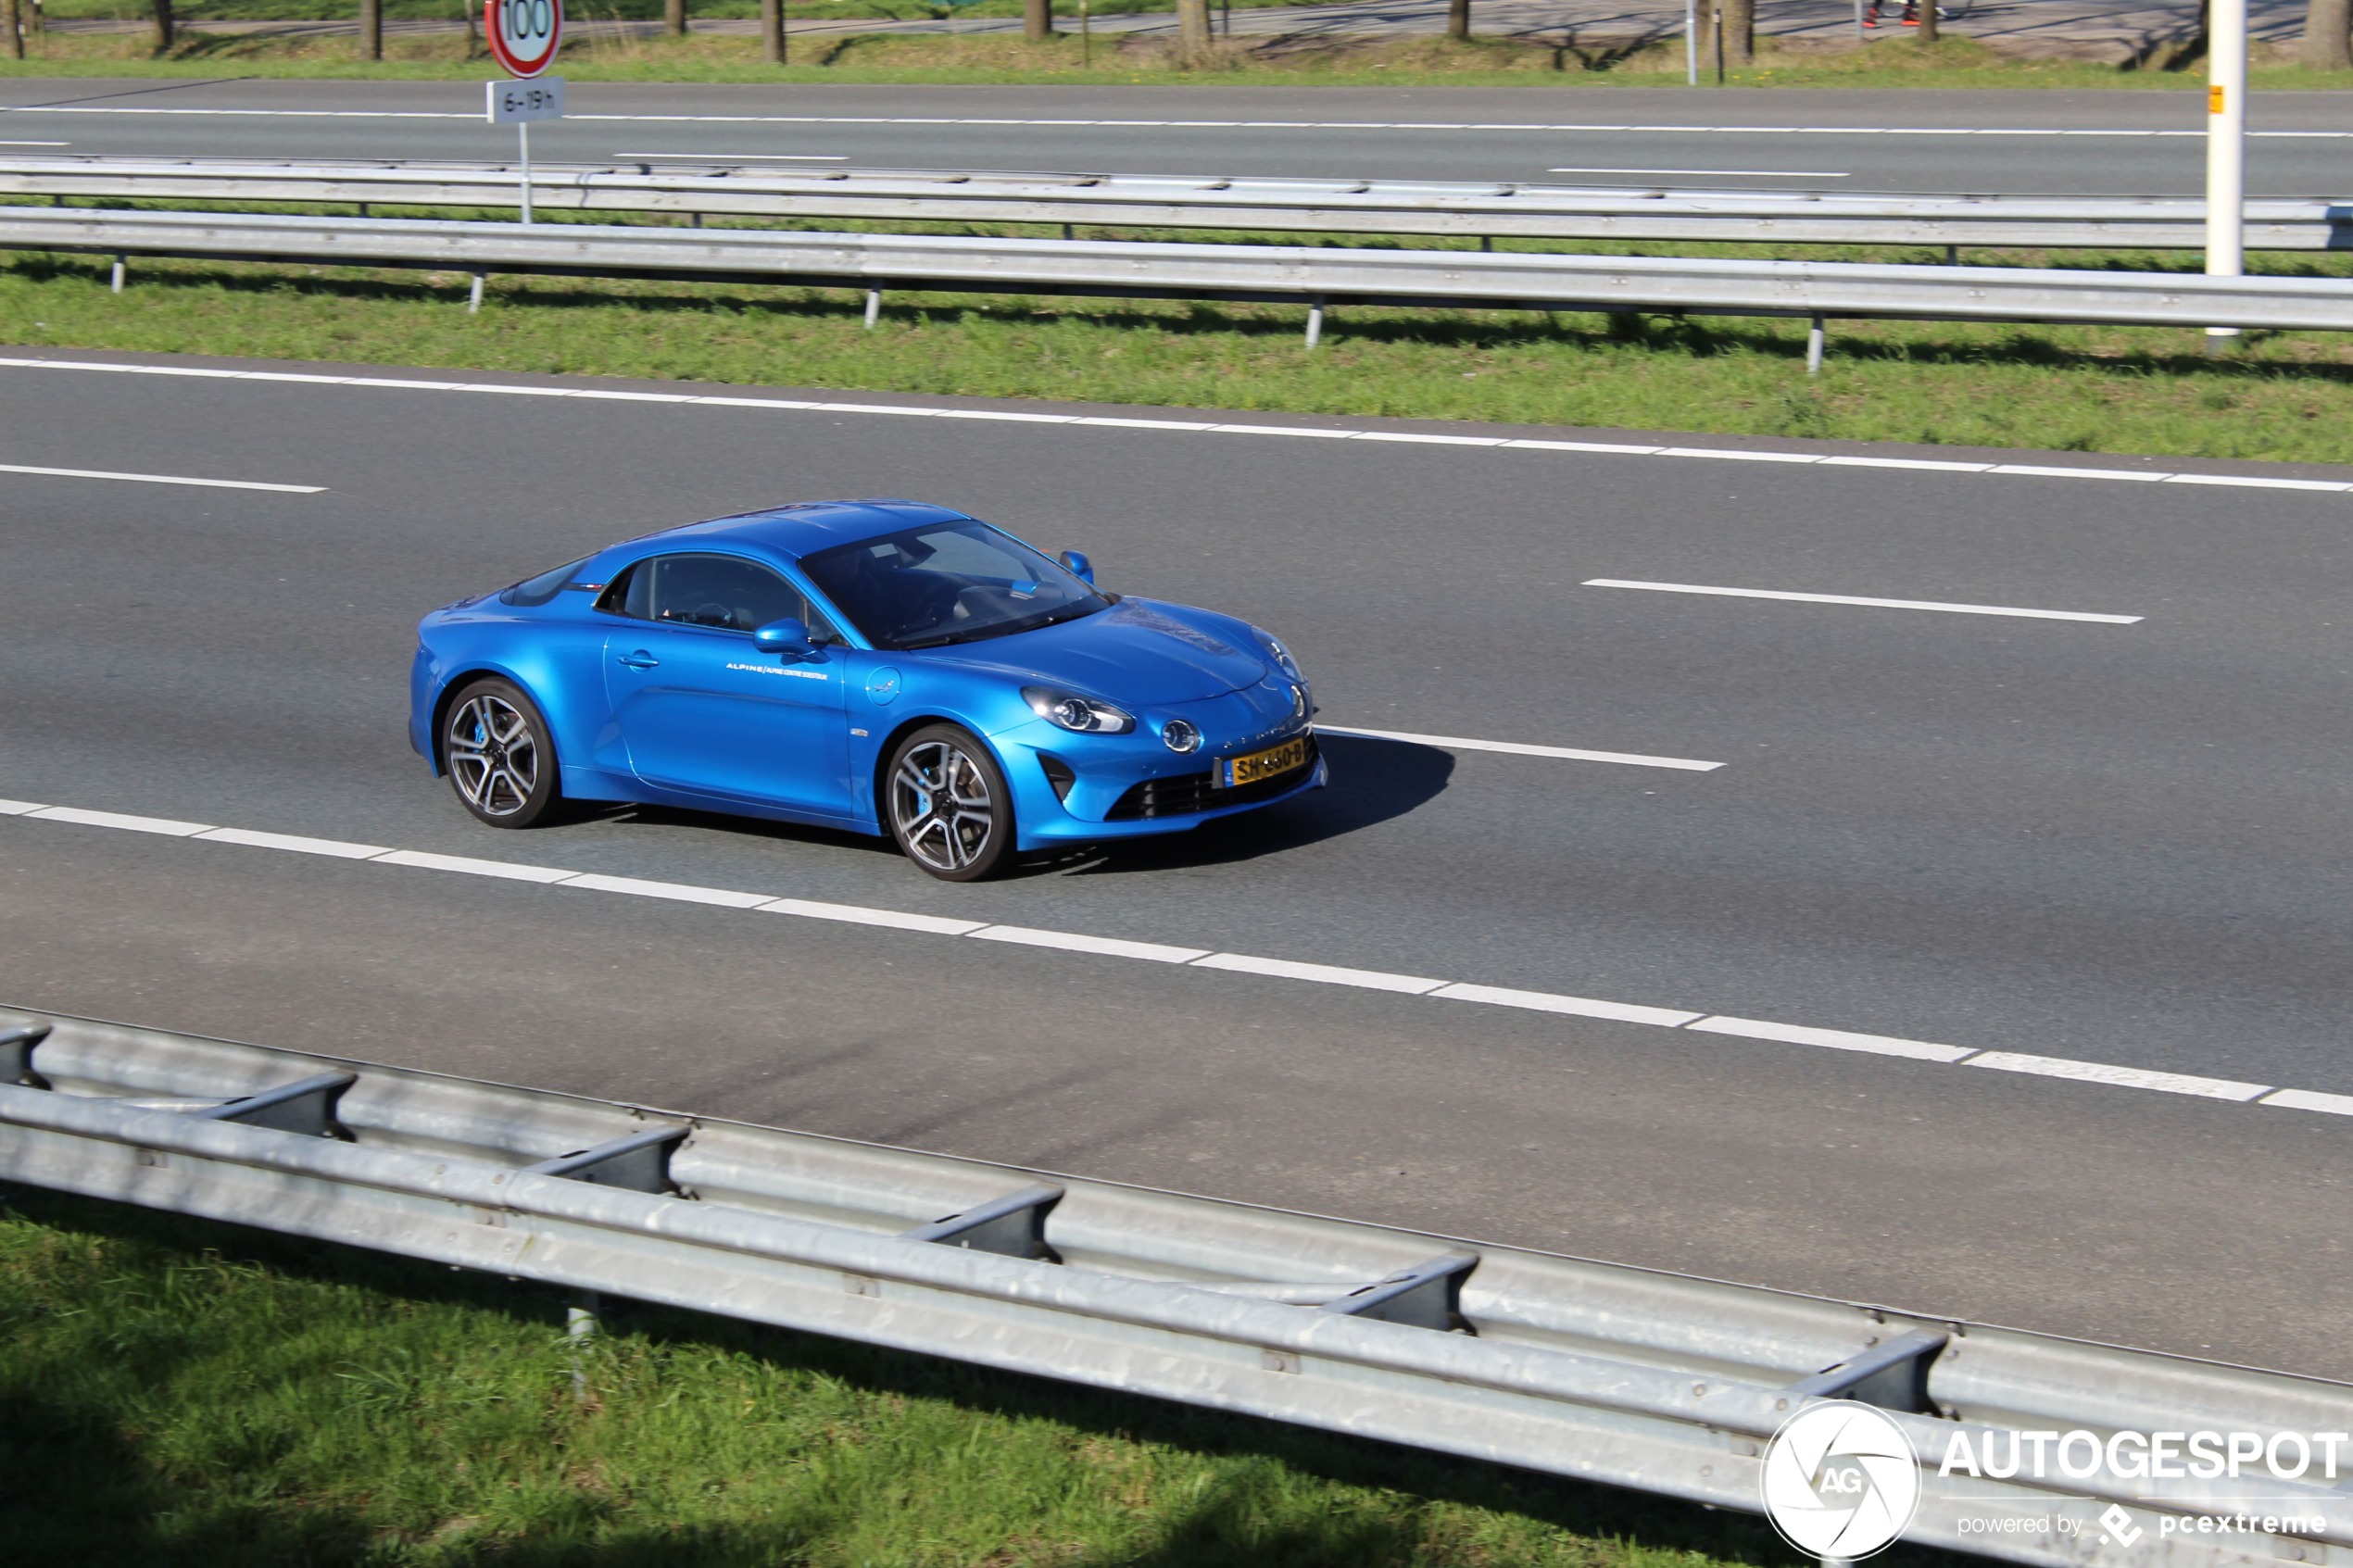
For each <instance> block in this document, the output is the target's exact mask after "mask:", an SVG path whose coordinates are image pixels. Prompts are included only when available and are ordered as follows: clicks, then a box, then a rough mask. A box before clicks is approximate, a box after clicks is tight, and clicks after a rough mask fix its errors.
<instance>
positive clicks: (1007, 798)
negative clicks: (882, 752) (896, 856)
mask: <svg viewBox="0 0 2353 1568" xmlns="http://www.w3.org/2000/svg"><path fill="white" fill-rule="evenodd" d="M883 798H884V804H885V808H886V811H887V816H888V818H889V821H890V834H891V836H892V837H893V838H895V839H897V840H898V841H899V847H900V849H902V850H904V851H905V852H906V855H907V858H908V859H911V860H912V861H914V862H915V864H916V865H918V866H920V867H922V868H923V869H924V870H925V871H926V872H930V873H931V874H932V875H933V876H936V877H937V878H939V879H940V880H941V881H942V882H977V881H979V880H980V879H981V878H982V877H985V876H990V875H993V874H995V873H996V872H999V871H1000V870H1002V869H1003V868H1004V867H1005V866H1006V864H1008V863H1009V862H1010V861H1011V860H1012V859H1013V792H1012V791H1011V790H1009V789H1007V788H1006V787H1005V775H1004V774H1003V773H1002V772H1001V771H999V769H998V767H997V759H995V758H994V757H992V756H990V755H989V753H988V747H987V746H983V745H981V743H980V742H978V741H977V740H975V739H974V738H973V737H972V736H971V735H970V734H966V733H965V732H964V731H963V730H960V729H958V728H957V727H956V726H954V725H953V724H933V725H930V726H928V727H926V728H925V729H921V730H917V731H916V732H915V733H914V734H911V735H909V736H908V737H907V738H906V739H905V740H903V741H900V743H899V749H898V750H896V751H894V752H892V753H891V756H890V772H889V775H888V777H887V779H886V780H885V783H884V787H883Z"/></svg>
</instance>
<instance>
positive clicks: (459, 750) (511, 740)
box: [448, 692, 539, 817]
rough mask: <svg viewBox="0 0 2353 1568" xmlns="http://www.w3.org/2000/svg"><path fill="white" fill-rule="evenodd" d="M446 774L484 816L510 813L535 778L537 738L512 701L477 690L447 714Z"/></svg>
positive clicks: (526, 800)
mask: <svg viewBox="0 0 2353 1568" xmlns="http://www.w3.org/2000/svg"><path fill="white" fill-rule="evenodd" d="M448 760H449V777H450V780H451V782H452V783H454V784H457V786H458V793H459V794H460V795H462V796H464V797H466V803H467V804H468V805H470V806H472V808H473V809H475V810H477V811H480V812H481V813H482V814H483V815H484V816H485V817H511V816H513V815H514V814H515V813H516V812H518V811H520V810H522V809H523V808H524V807H525V806H527V805H529V804H530V803H531V792H532V791H533V790H534V789H535V788H537V787H538V784H539V742H538V740H537V739H536V738H535V736H534V735H533V734H532V733H531V721H529V720H527V719H525V718H524V717H523V716H522V712H521V711H520V710H519V709H516V708H515V707H514V705H513V704H511V703H509V702H505V701H503V700H501V699H500V698H498V697H497V696H492V695H490V694H489V693H487V692H478V693H476V694H475V695H474V696H470V697H468V698H467V699H466V700H465V701H464V702H462V703H460V704H459V706H458V710H457V711H456V712H455V713H453V714H451V715H450V716H449V745H448Z"/></svg>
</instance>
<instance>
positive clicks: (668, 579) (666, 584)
mask: <svg viewBox="0 0 2353 1568" xmlns="http://www.w3.org/2000/svg"><path fill="white" fill-rule="evenodd" d="M598 608H600V609H604V610H609V611H610V612H612V613H614V614H617V615H625V616H628V617H629V618H630V619H632V620H635V621H661V622H664V623H666V624H669V625H673V626H704V627H710V628H711V629H712V630H715V631H725V632H755V631H758V630H759V629H760V628H761V627H762V626H765V625H767V624H768V623H769V622H770V621H783V620H786V619H787V618H789V619H792V620H796V621H806V622H807V623H808V625H809V630H810V633H811V634H812V636H813V637H814V638H815V639H816V640H817V641H819V642H838V641H840V637H839V635H838V634H837V633H835V632H834V630H833V624H832V622H831V621H827V620H826V619H825V616H824V613H823V612H822V611H820V610H819V609H818V608H816V607H815V606H813V605H812V604H811V603H810V602H809V597H808V596H807V595H805V594H803V593H802V592H801V591H800V590H799V588H796V587H794V586H793V585H792V584H791V583H787V582H786V581H785V580H784V579H783V578H782V577H780V576H778V575H777V574H776V573H775V572H774V571H770V570H769V569H768V568H766V567H764V566H761V565H760V564H759V563H758V562H756V561H748V560H744V559H742V558H739V557H736V556H706V555H676V556H656V557H654V558H652V559H650V560H643V561H639V562H638V563H637V564H636V565H635V566H633V567H631V568H629V570H628V571H626V572H625V573H623V576H622V577H621V578H619V579H616V580H615V581H614V583H612V585H611V586H610V588H608V589H606V590H605V596H604V597H603V598H602V599H601V600H600V601H598Z"/></svg>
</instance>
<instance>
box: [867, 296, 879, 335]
mask: <svg viewBox="0 0 2353 1568" xmlns="http://www.w3.org/2000/svg"><path fill="white" fill-rule="evenodd" d="M878 320H882V290H880V289H868V290H867V291H866V330H867V331H868V332H873V331H874V330H875V322H876V321H878Z"/></svg>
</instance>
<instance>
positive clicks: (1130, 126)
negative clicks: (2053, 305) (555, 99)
mask: <svg viewBox="0 0 2353 1568" xmlns="http://www.w3.org/2000/svg"><path fill="white" fill-rule="evenodd" d="M2203 105H2204V99H2203V97H2202V96H2200V95H2199V94H2194V93H2187V92H2170V93H2169V92H2154V91H2152V92H2105V93H2059V92H2051V93H2043V92H2036V93H1983V92H1934V91H1931V92H1921V91H1907V90H1894V91H1881V92H1838V93H1827V92H1800V91H1781V90H1745V89H1728V90H1723V91H1717V90H1713V89H1711V90H1706V91H1703V92H1688V91H1677V90H1673V89H1653V88H1637V89H1622V90H1621V89H1607V90H1604V89H1586V90H1582V91H1579V90H1573V89H1559V88H1528V89H1523V88H1478V89H1462V88H1456V89H1442V88H1433V89H1413V90H1398V91H1390V90H1384V89H1375V88H1341V87H1318V88H1311V89H1296V90H1289V89H1270V88H1217V87H1206V88H1164V87H1153V88H1142V87H1135V88H1084V87H1057V88H1031V87H1002V88H994V87H959V88H950V87H895V86H880V87H855V86H842V87H834V86H823V87H773V88H772V87H756V86H753V87H746V86H663V85H634V84H622V83H599V82H582V83H579V84H577V85H575V86H573V88H571V89H570V92H569V102H568V107H569V108H570V110H571V113H572V118H571V119H565V120H562V121H560V122H551V123H547V124H543V125H541V126H539V127H538V128H537V129H536V130H535V132H534V133H533V151H534V154H535V157H540V158H542V159H546V160H549V161H563V160H580V161H598V162H601V161H606V160H610V159H613V158H623V157H637V156H639V155H645V156H647V157H650V158H651V159H653V160H655V161H659V159H661V158H662V157H678V158H692V159H696V160H701V161H710V160H712V159H718V160H722V161H732V160H736V159H743V160H747V161H751V162H760V161H761V160H767V161H771V162H774V163H775V164H776V165H777V166H778V167H787V168H788V167H794V166H796V165H801V164H805V165H807V166H808V167H812V168H824V167H827V166H829V165H839V166H842V167H867V168H876V167H879V168H903V169H1029V170H1038V169H1054V170H1084V171H1104V172H1114V173H1142V174H1205V175H1237V174H1251V175H1286V174H1289V175H1300V176H1310V177H1319V178H1349V179H1427V180H1503V181H1532V182H1554V183H1567V184H1579V185H1592V184H1603V185H1608V184H1625V185H1630V186H1635V187H1641V188H1650V187H1655V186H1662V185H1664V186H1695V185H1696V186H1710V187H1732V188H1748V189H1769V190H1830V191H1837V192H1841V193H1846V194H1852V193H1856V192H1863V191H1890V192H1967V193H1983V194H1995V193H2025V194H2188V195H2195V194H2201V193H2203V191H2204V189H2205V157H2206V155H2205V145H2204V142H2203V140H2202V137H2203V134H2204V119H2205V116H2204V115H2203V113H2202V112H2201V110H2202V107H2203ZM2250 120H2251V123H2252V125H2253V128H2254V132H2255V133H2254V135H2253V136H2252V138H2251V139H2250V141H2249V143H2248V151H2247V189H2248V191H2249V193H2250V194H2258V195H2266V194H2268V195H2309V196H2334V195H2338V194H2345V193H2346V191H2347V186H2348V181H2347V175H2346V172H2345V170H2346V160H2347V154H2348V151H2353V98H2348V97H2347V95H2345V94H2337V93H2268V94H2259V95H2257V97H2256V98H2255V99H2254V101H2253V107H2252V109H2251V110H2250ZM515 145H516V140H515V135H514V132H512V131H511V130H509V129H507V128H504V127H493V126H490V125H488V124H485V123H484V122H483V119H482V94H481V90H480V89H479V88H476V87H473V86H472V85H471V84H468V83H464V82H185V83H158V82H153V81H145V82H104V81H58V80H43V79H38V78H22V79H12V80H8V81H6V82H0V157H6V156H9V155H11V154H17V155H24V156H39V155H41V154H44V153H48V152H77V153H118V154H139V155H150V156H154V155H174V156H180V155H185V156H204V157H271V158H286V157H344V158H370V157H417V158H433V157H443V158H469V159H472V158H508V157H513V156H514V153H515Z"/></svg>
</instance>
